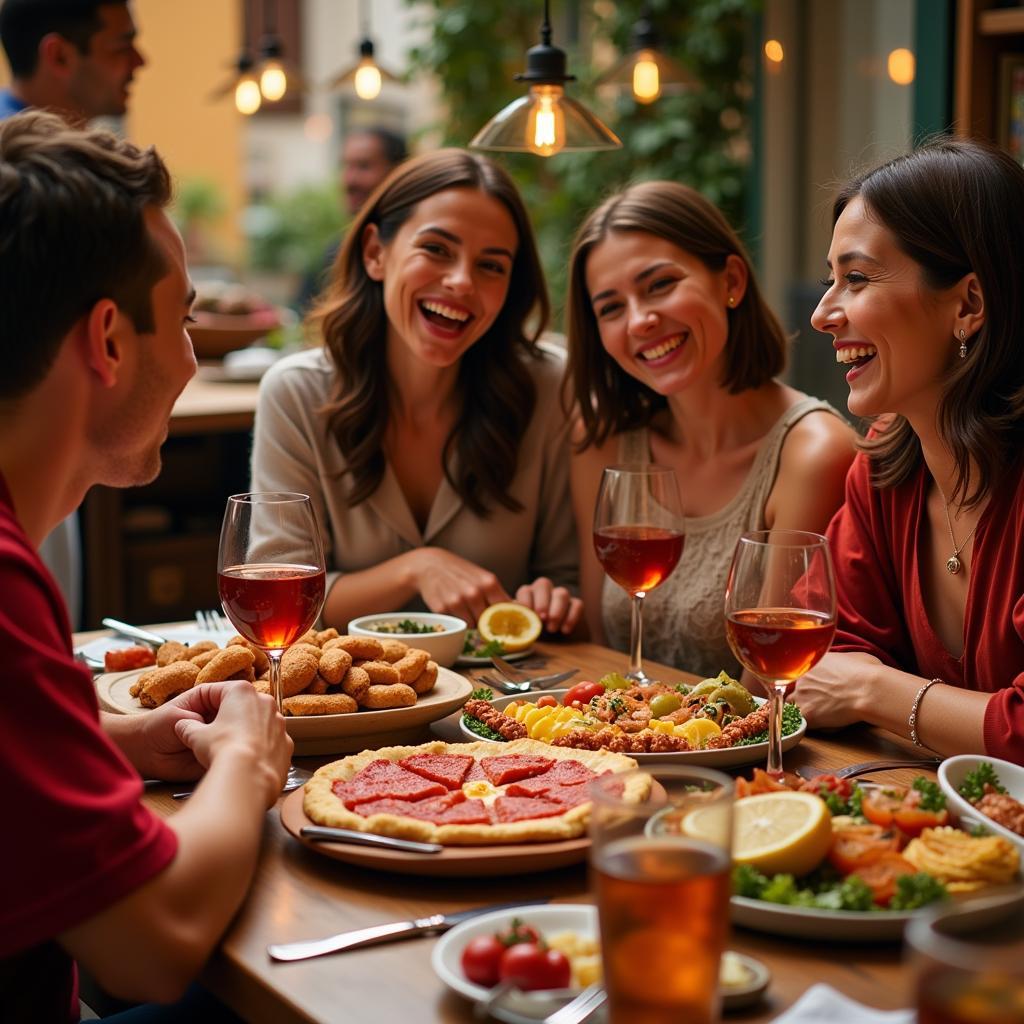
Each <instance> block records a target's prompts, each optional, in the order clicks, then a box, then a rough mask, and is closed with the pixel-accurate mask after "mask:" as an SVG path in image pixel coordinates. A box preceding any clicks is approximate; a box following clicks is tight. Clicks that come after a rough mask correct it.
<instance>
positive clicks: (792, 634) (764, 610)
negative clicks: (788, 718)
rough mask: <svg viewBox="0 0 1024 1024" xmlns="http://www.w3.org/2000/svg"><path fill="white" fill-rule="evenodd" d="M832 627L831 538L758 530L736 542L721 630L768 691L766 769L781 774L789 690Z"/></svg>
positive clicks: (821, 647)
mask: <svg viewBox="0 0 1024 1024" xmlns="http://www.w3.org/2000/svg"><path fill="white" fill-rule="evenodd" d="M835 631H836V584H835V574H834V572H833V569H832V556H831V553H830V552H829V545H828V540H827V539H826V538H825V537H822V536H821V535H820V534H817V533H805V532H803V531H800V530H757V531H754V532H752V533H745V534H743V536H742V537H740V539H739V541H738V542H737V544H736V550H735V552H734V553H733V557H732V566H731V567H730V569H729V580H728V583H727V584H726V588H725V634H726V637H727V638H728V641H729V646H730V647H731V648H732V650H733V653H734V654H735V655H736V658H737V660H738V661H739V662H740V664H741V665H743V667H744V668H746V669H748V670H749V671H750V672H752V673H753V674H754V675H755V676H757V677H758V679H760V680H761V682H762V683H763V684H764V686H765V688H766V690H767V691H768V696H769V709H768V774H769V775H771V776H772V777H773V778H781V776H782V707H783V704H784V702H785V696H786V690H787V688H788V687H789V686H790V685H791V684H792V683H793V682H795V681H796V680H797V679H799V678H800V676H802V675H803V674H804V673H805V672H807V671H808V670H809V669H811V668H813V667H814V666H815V665H817V663H818V662H819V661H820V660H821V658H822V656H823V655H824V654H825V652H826V651H827V650H828V649H829V646H830V645H831V643H832V637H833V636H834V635H835Z"/></svg>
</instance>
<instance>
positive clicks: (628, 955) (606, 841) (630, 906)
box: [590, 766, 733, 1024]
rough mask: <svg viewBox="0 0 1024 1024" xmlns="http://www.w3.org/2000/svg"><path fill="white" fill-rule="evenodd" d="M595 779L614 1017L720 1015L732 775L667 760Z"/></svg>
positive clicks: (595, 879)
mask: <svg viewBox="0 0 1024 1024" xmlns="http://www.w3.org/2000/svg"><path fill="white" fill-rule="evenodd" d="M640 774H641V773H639V772H633V773H627V774H626V775H621V774H619V775H602V776H601V777H600V778H598V779H596V780H595V781H594V782H592V783H591V795H592V797H593V808H592V811H591V819H590V835H591V847H590V868H591V887H592V889H593V892H594V895H595V899H596V902H597V910H598V917H599V920H600V927H601V959H602V962H603V965H604V984H605V988H606V990H607V992H608V1012H609V1020H610V1022H611V1024H678V1022H680V1021H686V1022H687V1024H712V1022H713V1021H717V1020H718V1019H719V1010H720V997H719V988H718V973H719V963H720V961H721V958H722V953H723V952H724V950H725V944H726V939H727V936H728V933H729V896H730V891H731V886H730V867H731V861H732V807H733V781H732V779H730V778H729V777H728V776H727V775H723V774H721V773H720V772H715V771H711V770H709V769H704V768H682V767H674V766H673V767H658V768H657V769H656V770H653V771H651V772H649V773H644V774H648V775H650V776H652V777H653V780H654V785H653V788H652V790H651V795H650V797H649V799H647V800H645V801H641V802H635V801H633V800H631V799H629V797H630V794H631V793H632V792H633V786H634V782H633V779H635V778H637V777H638V776H640Z"/></svg>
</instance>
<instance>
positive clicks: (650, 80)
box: [594, 7, 697, 103]
mask: <svg viewBox="0 0 1024 1024" xmlns="http://www.w3.org/2000/svg"><path fill="white" fill-rule="evenodd" d="M659 42H660V40H659V37H658V31H657V29H656V28H655V27H654V20H653V17H652V15H651V10H650V7H645V8H644V10H643V13H641V15H640V18H639V20H638V21H637V22H636V23H635V24H634V25H633V38H632V46H631V49H630V52H629V53H628V54H626V55H625V56H624V57H622V58H621V59H620V60H619V61H617V62H616V63H615V64H614V65H613V66H612V67H611V68H609V69H608V70H607V71H606V72H605V73H604V74H603V75H600V76H599V77H598V79H597V81H596V82H595V83H594V84H595V86H598V87H600V86H605V85H612V86H616V87H618V88H619V89H621V90H623V91H625V90H629V91H630V92H632V94H633V99H634V100H636V102H637V103H653V102H654V101H655V100H656V99H658V97H659V96H661V95H662V94H663V93H667V92H682V91H683V90H684V89H688V88H692V87H693V86H695V85H696V84H697V83H696V79H695V78H694V77H693V76H692V75H691V74H690V73H689V72H688V71H687V70H686V69H685V68H684V67H682V65H680V64H677V63H676V62H675V61H674V60H672V58H671V57H668V56H666V55H665V54H664V53H662V52H661V51H660V50H659V49H658V45H659Z"/></svg>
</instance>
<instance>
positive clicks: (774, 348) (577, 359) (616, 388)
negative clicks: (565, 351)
mask: <svg viewBox="0 0 1024 1024" xmlns="http://www.w3.org/2000/svg"><path fill="white" fill-rule="evenodd" d="M629 231H637V232H642V233H643V234H647V235H655V236H656V237H658V238H664V239H665V240H666V241H668V242H671V243H672V244H673V245H676V246H678V247H679V248H680V249H682V250H684V251H685V252H688V253H690V254H691V255H693V256H696V257H697V258H698V259H699V260H700V261H701V262H702V263H703V264H704V266H706V267H707V268H708V269H709V270H711V271H714V272H718V271H721V270H723V269H724V268H725V264H726V260H727V259H728V257H729V256H738V257H739V258H740V259H741V260H743V262H744V263H745V264H746V265H747V270H748V282H747V289H746V293H745V294H744V296H743V301H742V302H741V303H740V304H739V305H738V306H736V307H735V308H730V309H729V310H728V316H729V337H728V341H727V343H726V350H725V367H724V372H723V375H722V382H721V383H722V387H724V388H727V389H728V391H729V392H730V393H731V394H736V393H738V392H740V391H746V390H747V389H748V388H756V387H760V386H761V385H762V384H765V383H766V382H767V381H769V380H771V379H772V378H773V377H774V376H776V375H777V374H779V373H781V372H782V370H783V369H784V368H785V365H786V346H787V341H786V334H785V332H784V331H783V329H782V325H781V324H780V323H779V321H778V320H777V318H776V316H775V314H774V313H773V312H772V311H771V309H770V308H769V307H768V304H767V303H766V302H765V301H764V298H763V297H762V296H761V292H760V289H759V288H758V286H757V281H756V279H755V278H754V272H753V269H752V268H751V266H750V258H749V257H748V256H747V252H746V250H745V249H744V247H743V243H742V242H741V241H740V240H739V238H738V237H737V235H736V232H735V231H733V229H732V228H731V227H730V226H729V222H728V221H727V220H726V219H725V217H724V216H723V215H722V213H721V211H720V210H719V209H718V208H717V207H716V206H715V205H714V204H713V203H711V202H709V201H708V200H707V199H705V198H704V196H702V195H701V194H700V193H699V192H697V191H695V190H694V189H692V188H689V187H688V186H686V185H679V184H676V183H675V182H671V181H645V182H641V183H640V184H637V185H632V186H630V187H629V188H627V189H625V190H624V191H622V192H619V193H618V194H616V195H614V196H612V197H611V198H609V199H607V200H605V202H603V203H602V204H601V205H600V206H599V207H597V209H596V210H594V211H593V212H592V213H590V214H589V215H588V217H587V219H586V220H585V221H584V222H583V224H582V226H581V227H580V229H579V231H578V232H577V234H576V239H575V241H574V243H573V249H572V256H571V257H570V260H569V303H568V311H567V330H568V339H569V365H568V369H567V376H566V379H567V391H568V390H569V389H571V395H567V397H568V398H571V399H572V400H574V401H575V403H576V406H577V408H578V409H579V413H580V417H581V419H582V421H583V436H582V438H581V439H580V443H579V448H580V449H581V450H582V449H584V448H587V447H589V446H590V445H592V444H602V443H603V442H604V441H605V440H607V439H608V437H610V436H611V435H613V434H618V433H621V432H622V431H624V430H632V429H635V428H637V427H643V426H646V425H647V424H648V423H650V421H651V418H652V417H653V416H654V414H655V413H656V412H658V411H659V410H660V409H663V408H665V407H666V406H667V404H668V403H667V400H666V399H665V397H664V396H663V395H659V394H658V393H657V392H655V391H653V390H652V389H651V388H649V387H647V386H646V385H645V384H641V383H640V381H638V380H636V378H634V377H631V376H630V375H629V374H628V373H626V372H625V370H623V369H622V368H621V367H620V366H619V365H618V363H616V362H615V360H614V359H613V358H612V357H611V356H610V355H608V353H607V352H606V351H605V349H604V346H603V345H602V344H601V336H600V333H599V331H598V326H597V318H596V317H595V316H594V310H593V307H592V305H591V302H590V295H589V293H588V291H587V280H586V273H587V259H588V257H589V256H590V252H591V250H592V249H593V248H594V247H595V246H596V245H598V244H599V243H600V242H603V241H604V240H605V239H606V238H607V237H608V236H609V235H611V234H615V233H620V232H622V233H624V232H629Z"/></svg>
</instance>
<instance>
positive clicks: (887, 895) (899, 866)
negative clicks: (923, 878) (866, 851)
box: [853, 850, 917, 907]
mask: <svg viewBox="0 0 1024 1024" xmlns="http://www.w3.org/2000/svg"><path fill="white" fill-rule="evenodd" d="M916 872H917V868H915V867H914V865H913V864H911V863H910V861H909V860H907V859H906V857H903V856H901V855H900V854H898V853H895V852H894V851H892V850H889V851H887V852H886V853H883V854H881V855H879V856H878V857H877V858H876V859H875V860H873V861H871V863H870V864H863V865H861V866H860V867H859V868H857V870H856V871H854V872H853V873H854V874H855V875H856V876H857V877H858V878H859V879H860V880H861V881H862V882H863V883H864V884H865V885H866V886H868V888H869V889H871V893H872V897H873V898H874V901H875V903H877V904H878V905H879V906H880V907H887V906H888V905H889V901H890V900H891V899H892V897H893V894H894V893H895V892H896V879H897V878H899V877H900V875H913V874H915V873H916Z"/></svg>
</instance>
